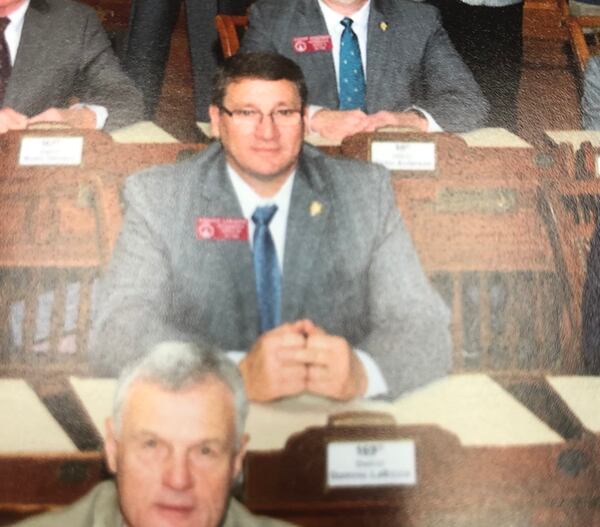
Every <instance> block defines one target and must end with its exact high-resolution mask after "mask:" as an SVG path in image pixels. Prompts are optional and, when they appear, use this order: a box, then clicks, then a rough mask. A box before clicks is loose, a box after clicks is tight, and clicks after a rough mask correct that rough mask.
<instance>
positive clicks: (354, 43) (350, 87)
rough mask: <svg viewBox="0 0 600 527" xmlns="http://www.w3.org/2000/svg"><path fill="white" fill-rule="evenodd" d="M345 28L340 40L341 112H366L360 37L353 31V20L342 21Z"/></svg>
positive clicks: (345, 19)
mask: <svg viewBox="0 0 600 527" xmlns="http://www.w3.org/2000/svg"><path fill="white" fill-rule="evenodd" d="M340 24H342V26H344V31H343V32H342V38H341V40H340V68H339V70H340V71H339V74H340V79H339V87H340V110H354V109H356V108H358V109H360V110H366V105H365V74H364V72H363V66H362V61H361V60H360V47H359V46H358V37H357V36H356V33H354V31H352V19H351V18H348V17H346V18H344V19H343V20H341V21H340Z"/></svg>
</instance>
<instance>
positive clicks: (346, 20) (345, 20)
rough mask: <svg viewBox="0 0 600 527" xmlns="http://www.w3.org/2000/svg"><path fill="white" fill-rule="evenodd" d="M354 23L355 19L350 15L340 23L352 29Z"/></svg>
mask: <svg viewBox="0 0 600 527" xmlns="http://www.w3.org/2000/svg"><path fill="white" fill-rule="evenodd" d="M353 23H354V20H352V19H351V18H349V17H344V18H343V19H342V20H341V21H340V24H342V26H344V27H345V28H346V29H351V28H352V24H353Z"/></svg>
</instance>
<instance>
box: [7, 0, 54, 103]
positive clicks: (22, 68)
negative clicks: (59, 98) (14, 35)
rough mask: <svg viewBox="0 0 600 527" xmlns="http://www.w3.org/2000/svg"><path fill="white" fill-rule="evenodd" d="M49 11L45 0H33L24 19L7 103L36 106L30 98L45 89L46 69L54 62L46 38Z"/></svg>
mask: <svg viewBox="0 0 600 527" xmlns="http://www.w3.org/2000/svg"><path fill="white" fill-rule="evenodd" d="M48 10H49V6H48V4H47V3H46V1H45V0H31V3H30V4H29V8H28V9H27V12H26V13H25V19H24V20H23V30H22V33H21V41H20V42H19V47H18V49H17V55H16V57H15V63H14V65H13V69H12V73H11V75H10V79H9V81H8V86H7V91H6V97H5V100H4V105H5V106H9V107H18V108H26V107H29V106H30V105H32V104H33V105H35V101H29V98H31V97H33V94H39V93H43V91H44V90H43V82H44V77H45V75H44V72H45V71H47V69H48V67H49V64H51V61H50V62H49V59H50V57H48V46H47V45H46V44H47V43H46V41H45V35H46V33H47V25H48V23H49V19H48V17H47V16H46V13H47V12H48ZM38 85H39V86H38ZM40 87H41V88H42V91H40V89H39V88H40Z"/></svg>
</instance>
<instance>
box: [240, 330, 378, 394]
mask: <svg viewBox="0 0 600 527" xmlns="http://www.w3.org/2000/svg"><path fill="white" fill-rule="evenodd" d="M240 371H241V373H242V377H243V379H244V384H245V387H246V393H247V395H248V398H249V399H250V400H251V401H258V402H265V401H272V400H274V399H279V398H281V397H287V396H291V395H296V394H300V393H303V392H311V393H314V394H318V395H324V396H327V397H331V398H333V399H340V400H348V399H352V398H354V397H357V396H360V395H363V394H364V393H365V391H366V388H367V377H366V374H365V371H364V368H363V366H362V363H361V362H360V360H359V358H358V357H357V356H356V354H355V353H354V351H353V350H352V348H351V346H350V344H349V343H348V341H347V340H346V339H344V338H342V337H336V336H333V335H329V334H327V333H326V332H325V331H324V330H323V329H322V328H320V327H318V326H316V325H315V324H314V323H313V322H311V321H310V320H298V321H296V322H293V323H288V324H282V325H281V326H278V327H276V328H275V329H272V330H271V331H268V332H266V333H263V335H261V336H260V338H259V339H258V340H257V341H256V342H255V343H254V346H253V347H252V348H251V349H250V351H249V352H248V353H247V354H246V357H245V358H244V359H243V360H242V361H241V362H240Z"/></svg>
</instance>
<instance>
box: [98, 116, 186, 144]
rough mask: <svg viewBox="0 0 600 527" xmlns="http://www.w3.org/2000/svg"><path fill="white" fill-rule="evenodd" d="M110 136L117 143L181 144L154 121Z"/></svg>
mask: <svg viewBox="0 0 600 527" xmlns="http://www.w3.org/2000/svg"><path fill="white" fill-rule="evenodd" d="M110 135H111V137H112V138H113V141H114V142H115V143H179V141H178V140H177V139H176V138H175V137H173V136H172V135H171V134H170V133H168V132H165V131H164V130H163V129H162V128H161V127H160V126H157V125H156V124H154V123H153V122H152V121H140V122H139V123H135V124H132V125H130V126H126V127H125V128H119V129H118V130H115V131H114V132H111V134H110Z"/></svg>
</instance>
